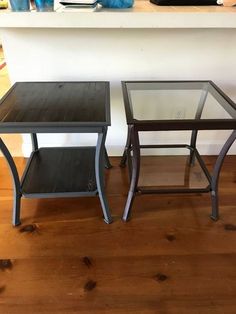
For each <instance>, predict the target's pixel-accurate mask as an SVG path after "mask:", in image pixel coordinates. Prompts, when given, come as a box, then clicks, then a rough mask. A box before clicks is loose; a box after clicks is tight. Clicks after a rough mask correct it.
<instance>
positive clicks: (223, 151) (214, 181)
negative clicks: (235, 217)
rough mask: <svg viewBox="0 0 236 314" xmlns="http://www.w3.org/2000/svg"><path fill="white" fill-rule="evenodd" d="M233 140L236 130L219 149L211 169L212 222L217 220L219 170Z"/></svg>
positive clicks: (235, 138)
mask: <svg viewBox="0 0 236 314" xmlns="http://www.w3.org/2000/svg"><path fill="white" fill-rule="evenodd" d="M235 140H236V130H234V131H233V132H232V133H231V135H230V137H229V138H228V140H227V141H226V143H225V144H224V146H223V148H222V149H221V151H220V153H219V156H218V158H217V160H216V163H215V166H214V169H213V173H212V181H211V202H212V214H211V218H212V219H213V220H217V219H218V218H219V204H218V182H219V175H220V170H221V167H222V165H223V161H224V159H225V156H226V154H227V152H228V150H229V149H230V147H231V146H232V144H233V143H234V141H235Z"/></svg>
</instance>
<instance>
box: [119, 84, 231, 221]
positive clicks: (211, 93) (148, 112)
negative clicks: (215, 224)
mask: <svg viewBox="0 0 236 314" xmlns="http://www.w3.org/2000/svg"><path fill="white" fill-rule="evenodd" d="M122 89H123V97H124V104H125V112H126V120H127V124H128V135H127V142H126V146H125V151H124V154H123V157H122V160H121V164H120V165H121V166H125V165H126V162H128V166H129V174H130V188H129V192H128V197H127V201H126V205H125V209H124V214H123V220H124V221H126V220H128V219H129V217H130V212H131V207H132V204H133V200H134V197H135V194H136V193H147V194H151V193H191V192H192V193H197V192H199V193H203V192H210V193H211V200H212V213H211V218H212V219H213V220H217V219H218V217H219V204H218V180H219V175H220V170H221V167H222V164H223V161H224V158H225V156H226V154H227V152H228V150H229V149H230V147H231V146H232V144H233V143H234V141H235V139H236V130H235V129H236V105H235V103H234V102H233V101H232V100H231V99H230V98H229V97H228V96H227V95H225V94H224V93H223V92H222V91H221V90H220V89H219V88H218V87H217V86H216V85H215V84H214V83H213V82H212V81H124V82H122ZM184 130H187V131H191V137H190V143H189V144H185V143H184V144H182V143H181V144H156V143H155V144H145V145H141V144H140V132H147V131H165V132H166V131H184ZM199 130H232V132H231V134H230V136H229V137H228V139H227V140H226V141H225V144H224V145H223V147H222V149H221V150H220V152H219V154H218V157H217V159H216V162H215V165H214V168H213V172H212V174H210V172H209V171H208V169H207V167H206V165H205V163H204V161H203V159H202V157H201V156H200V154H199V152H198V150H197V147H196V142H197V135H198V131H199ZM167 133H168V132H167ZM167 133H166V134H167ZM156 148H159V149H167V148H175V149H187V151H188V156H187V158H186V165H185V167H183V168H184V171H185V174H184V180H183V184H182V185H172V186H167V187H164V186H163V185H161V186H158V187H154V186H151V187H149V188H148V187H144V186H139V179H140V165H141V153H140V150H141V149H156ZM196 164H198V168H199V169H201V171H202V173H203V176H204V178H205V182H206V186H204V187H198V186H193V187H192V184H191V183H190V179H191V176H192V175H191V174H190V173H191V169H192V168H193V167H195V165H196ZM169 165H170V166H171V167H172V169H174V168H175V167H177V166H175V164H174V165H171V164H169ZM171 167H170V168H171ZM173 172H174V171H173ZM197 173H199V172H197ZM172 174H173V173H171V172H169V175H170V176H172ZM158 175H159V173H158V174H157V176H158ZM170 181H171V179H170Z"/></svg>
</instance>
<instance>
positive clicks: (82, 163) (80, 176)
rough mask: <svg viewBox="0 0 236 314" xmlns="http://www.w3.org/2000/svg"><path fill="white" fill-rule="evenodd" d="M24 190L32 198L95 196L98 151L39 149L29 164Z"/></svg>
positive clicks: (84, 148)
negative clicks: (96, 156)
mask: <svg viewBox="0 0 236 314" xmlns="http://www.w3.org/2000/svg"><path fill="white" fill-rule="evenodd" d="M21 189H22V194H23V195H24V196H25V197H29V198H33V197H34V198H47V197H73V196H82V195H91V194H93V195H95V194H96V193H97V187H96V178H95V147H59V148H58V147H50V148H40V149H39V150H38V151H36V152H34V153H33V154H32V156H31V158H30V159H29V161H28V166H27V167H26V170H25V174H24V175H23V179H22V184H21Z"/></svg>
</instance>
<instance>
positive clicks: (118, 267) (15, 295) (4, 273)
mask: <svg viewBox="0 0 236 314" xmlns="http://www.w3.org/2000/svg"><path fill="white" fill-rule="evenodd" d="M16 160H17V166H18V168H19V170H20V172H22V170H23V166H24V162H25V161H24V159H22V158H17V159H16ZM118 161H119V160H118V159H117V158H112V163H113V165H114V167H113V168H112V169H110V170H106V176H107V177H106V179H107V180H106V181H107V194H108V199H109V203H110V207H111V209H112V214H113V216H114V223H113V224H111V225H107V224H105V223H104V222H103V220H102V217H101V208H100V204H99V199H98V198H97V197H94V198H92V197H91V198H78V199H57V200H55V199H54V200H53V199H52V200H51V199H48V200H26V199H25V200H23V203H22V225H21V226H19V227H17V228H13V227H12V226H11V206H12V190H11V178H10V175H9V172H8V168H7V165H6V163H5V161H4V160H3V159H2V158H1V159H0V313H1V314H21V313H24V314H28V313H29V314H33V313H40V314H41V313H50V314H51V313H63V314H64V313H65V314H67V313H68V314H70V313H92V314H93V313H95V314H96V313H115V314H118V313H124V314H126V313H144V314H146V313H156V314H159V313H160V314H167V313H168V314H169V313H179V314H185V313H186V314H192V313H194V314H208V313H214V314H230V313H232V314H235V313H236V193H235V188H236V166H235V165H236V156H234V157H233V156H231V157H227V159H226V161H225V164H224V167H223V170H222V175H221V180H220V209H221V219H220V220H219V221H218V222H213V221H212V220H210V219H209V214H210V208H211V204H210V196H209V194H202V195H197V194H194V195H187V196H186V195H185V196H184V195H140V196H137V197H136V199H135V202H134V207H133V215H132V219H131V221H130V222H128V223H124V222H122V221H121V219H120V217H121V215H122V211H123V207H124V203H125V200H126V195H127V189H128V176H127V170H126V169H121V168H119V167H118ZM213 161H214V157H207V158H206V162H207V165H208V166H209V167H210V168H211V166H212V163H213Z"/></svg>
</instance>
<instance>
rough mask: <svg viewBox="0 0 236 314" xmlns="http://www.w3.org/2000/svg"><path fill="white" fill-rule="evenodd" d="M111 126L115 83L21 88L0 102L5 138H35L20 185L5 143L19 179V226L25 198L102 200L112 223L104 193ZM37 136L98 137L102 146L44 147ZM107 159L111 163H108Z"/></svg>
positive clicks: (1, 147) (27, 84)
mask: <svg viewBox="0 0 236 314" xmlns="http://www.w3.org/2000/svg"><path fill="white" fill-rule="evenodd" d="M110 124H111V122H110V90H109V82H17V83H15V84H14V85H13V86H12V87H11V88H10V90H9V91H8V92H7V93H6V95H5V96H4V97H3V98H2V99H1V100H0V133H2V134H3V133H30V134H31V139H32V153H31V156H30V158H29V159H28V162H27V165H26V168H25V171H24V174H23V176H22V178H21V180H20V178H19V175H18V172H17V168H16V165H15V163H14V160H13V158H12V156H11V154H10V152H9V150H8V149H7V147H6V145H5V144H4V142H3V140H2V139H1V138H0V150H1V151H2V153H3V155H4V156H5V158H6V160H7V162H8V164H9V167H10V170H11V174H12V178H13V186H14V205H13V225H19V224H20V202H21V197H22V196H24V197H28V198H49V197H53V198H54V197H77V196H89V195H97V194H98V195H99V198H100V202H101V206H102V211H103V216H104V220H105V222H106V223H111V222H112V217H111V214H110V210H109V206H108V202H107V198H106V195H105V191H104V167H105V165H106V166H107V167H110V164H109V159H108V156H107V153H106V149H105V140H106V134H107V127H108V126H109V125H110ZM37 133H97V134H98V138H97V143H96V146H86V147H80V146H79V147H42V148H39V147H38V141H37ZM105 159H106V160H105Z"/></svg>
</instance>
